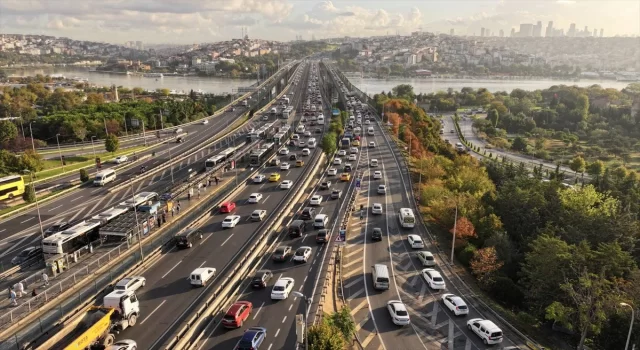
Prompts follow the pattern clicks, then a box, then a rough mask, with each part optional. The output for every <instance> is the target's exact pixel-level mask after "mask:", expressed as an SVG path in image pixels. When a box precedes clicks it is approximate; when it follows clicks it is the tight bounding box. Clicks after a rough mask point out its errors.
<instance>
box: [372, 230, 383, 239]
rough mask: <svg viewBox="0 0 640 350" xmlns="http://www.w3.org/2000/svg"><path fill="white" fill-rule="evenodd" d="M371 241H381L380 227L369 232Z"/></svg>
mask: <svg viewBox="0 0 640 350" xmlns="http://www.w3.org/2000/svg"><path fill="white" fill-rule="evenodd" d="M371 239H372V240H374V241H381V240H382V229H381V228H380V227H374V228H373V231H371Z"/></svg>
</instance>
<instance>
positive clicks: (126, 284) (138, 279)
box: [113, 276, 147, 292]
mask: <svg viewBox="0 0 640 350" xmlns="http://www.w3.org/2000/svg"><path fill="white" fill-rule="evenodd" d="M146 284H147V279H146V278H144V277H142V276H131V277H125V278H123V279H121V280H120V281H118V283H116V285H115V286H114V287H113V289H114V290H125V291H132V292H135V291H137V290H138V289H140V288H142V287H144V286H145V285H146Z"/></svg>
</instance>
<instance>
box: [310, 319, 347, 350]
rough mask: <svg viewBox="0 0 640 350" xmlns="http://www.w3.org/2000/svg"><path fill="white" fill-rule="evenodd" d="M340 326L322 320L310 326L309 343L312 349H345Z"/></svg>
mask: <svg viewBox="0 0 640 350" xmlns="http://www.w3.org/2000/svg"><path fill="white" fill-rule="evenodd" d="M341 335H342V334H341V332H340V330H339V329H338V328H336V327H335V326H333V325H331V324H330V323H329V322H326V321H325V322H321V323H319V324H317V325H313V326H311V327H309V331H308V334H307V336H308V344H309V349H310V350H343V349H344V346H345V342H344V338H343V337H342V336H341Z"/></svg>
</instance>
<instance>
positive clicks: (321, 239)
mask: <svg viewBox="0 0 640 350" xmlns="http://www.w3.org/2000/svg"><path fill="white" fill-rule="evenodd" d="M328 241H329V231H327V230H325V229H322V230H319V231H318V233H317V234H316V242H317V243H327V242H328Z"/></svg>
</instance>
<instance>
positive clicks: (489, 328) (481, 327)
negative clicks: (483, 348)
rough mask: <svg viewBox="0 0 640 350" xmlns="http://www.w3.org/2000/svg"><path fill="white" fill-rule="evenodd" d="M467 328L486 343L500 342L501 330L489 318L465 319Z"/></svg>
mask: <svg viewBox="0 0 640 350" xmlns="http://www.w3.org/2000/svg"><path fill="white" fill-rule="evenodd" d="M467 328H469V329H470V330H471V331H473V333H475V334H476V335H477V336H478V337H480V339H482V342H483V343H485V344H486V345H491V344H498V343H502V330H501V329H500V328H498V326H496V324H495V323H493V322H491V321H489V320H483V319H481V318H473V319H470V320H469V321H467Z"/></svg>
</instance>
